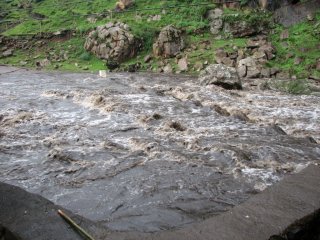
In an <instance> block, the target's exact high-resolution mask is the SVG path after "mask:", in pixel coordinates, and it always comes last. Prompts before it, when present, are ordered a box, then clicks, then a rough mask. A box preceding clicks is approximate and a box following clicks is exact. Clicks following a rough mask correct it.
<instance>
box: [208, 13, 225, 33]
mask: <svg viewBox="0 0 320 240" xmlns="http://www.w3.org/2000/svg"><path fill="white" fill-rule="evenodd" d="M222 16H223V10H221V9H219V8H216V9H213V10H210V11H208V12H207V18H208V20H209V25H210V32H211V33H212V34H213V35H218V34H219V32H220V31H221V30H222V28H223V19H222Z"/></svg>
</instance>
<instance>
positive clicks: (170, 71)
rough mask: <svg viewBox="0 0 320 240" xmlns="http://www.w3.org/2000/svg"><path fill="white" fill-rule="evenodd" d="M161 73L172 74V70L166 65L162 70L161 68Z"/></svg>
mask: <svg viewBox="0 0 320 240" xmlns="http://www.w3.org/2000/svg"><path fill="white" fill-rule="evenodd" d="M163 72H164V73H172V72H173V69H172V67H171V65H170V64H167V65H166V66H165V67H164V68H163Z"/></svg>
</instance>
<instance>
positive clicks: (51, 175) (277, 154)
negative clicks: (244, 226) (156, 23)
mask: <svg viewBox="0 0 320 240" xmlns="http://www.w3.org/2000/svg"><path fill="white" fill-rule="evenodd" d="M0 68H1V75H0V86H1V88H0V89H1V90H0V91H1V92H0V105H1V110H0V140H1V141H0V170H1V171H0V181H3V182H6V183H10V184H14V185H17V186H20V187H22V188H24V189H26V190H28V191H30V192H34V193H39V194H41V195H42V196H44V197H46V198H48V199H50V200H51V201H53V202H55V203H56V204H59V205H62V206H63V207H65V208H67V209H69V210H71V211H73V212H75V213H77V214H80V215H82V216H84V217H86V218H88V219H90V220H93V221H97V222H99V223H102V224H103V225H104V226H106V227H107V228H109V229H111V230H121V231H129V230H137V231H143V232H153V231H160V230H166V229H172V228H175V227H180V226H184V225H186V224H189V223H194V222H199V221H202V220H203V219H206V218H208V217H210V216H213V215H217V214H220V213H222V212H225V211H227V210H228V209H230V208H231V207H233V206H235V205H238V204H240V203H242V202H244V201H245V200H246V199H248V198H249V197H250V196H252V195H254V194H256V193H258V192H260V191H262V190H264V189H265V188H266V187H267V186H269V185H272V184H273V183H275V182H278V181H279V180H281V179H282V177H283V176H284V175H286V174H292V173H296V172H299V171H301V170H302V169H303V168H305V167H306V166H307V165H309V164H310V163H312V162H314V161H316V160H317V159H319V157H320V148H319V145H318V143H319V140H320V129H319V128H320V106H319V100H320V98H319V97H316V96H287V95H282V94H279V93H276V92H269V91H265V92H257V91H255V92H247V91H224V90H221V89H220V88H218V87H214V86H208V87H204V86H200V85H199V84H198V82H197V80H196V79H192V78H189V77H178V76H162V75H150V74H136V75H130V74H111V75H110V77H108V78H106V79H103V78H98V77H97V76H96V75H92V74H75V73H47V72H34V71H26V70H18V71H14V72H11V71H9V69H8V68H3V67H0ZM5 72H7V73H5ZM317 142H318V143H317Z"/></svg>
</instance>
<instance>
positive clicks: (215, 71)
mask: <svg viewBox="0 0 320 240" xmlns="http://www.w3.org/2000/svg"><path fill="white" fill-rule="evenodd" d="M199 81H200V83H201V84H203V85H210V84H214V85H218V86H221V87H223V88H225V89H241V88H242V86H241V81H240V78H239V76H238V73H237V70H236V69H235V68H232V67H228V66H226V65H223V64H212V65H209V66H208V67H207V68H206V69H205V70H203V71H201V72H200V75H199Z"/></svg>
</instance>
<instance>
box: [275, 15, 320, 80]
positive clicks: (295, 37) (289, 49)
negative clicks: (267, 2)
mask: <svg viewBox="0 0 320 240" xmlns="http://www.w3.org/2000/svg"><path fill="white" fill-rule="evenodd" d="M283 30H284V28H283V27H280V26H278V27H277V28H276V29H275V32H274V34H272V35H271V37H270V38H271V40H272V43H273V45H274V46H275V47H276V50H277V54H276V56H277V57H276V58H275V59H274V60H273V61H271V62H270V63H269V65H270V66H272V67H278V68H280V69H282V70H286V71H288V72H290V73H291V74H292V75H296V76H297V77H298V78H305V77H307V76H309V75H310V74H311V75H313V76H318V77H320V72H319V71H317V70H315V67H314V65H315V64H316V62H317V60H318V59H319V56H320V13H318V14H317V15H316V19H315V21H314V22H310V21H305V22H302V23H300V24H297V25H294V26H292V27H290V28H289V38H288V39H286V40H281V39H280V34H281V32H282V31H283ZM288 53H290V54H291V55H293V56H292V57H290V58H288ZM296 57H300V58H302V59H303V61H302V63H301V64H299V65H295V64H294V58H296Z"/></svg>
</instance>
